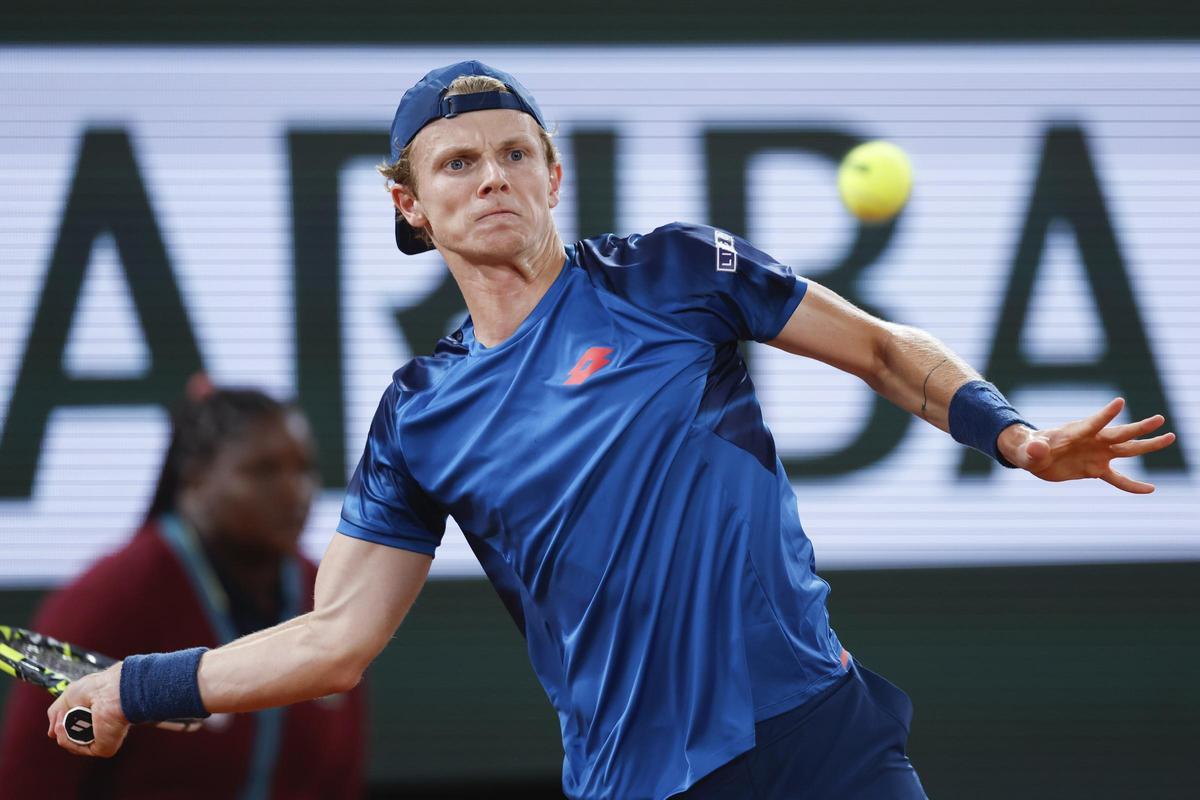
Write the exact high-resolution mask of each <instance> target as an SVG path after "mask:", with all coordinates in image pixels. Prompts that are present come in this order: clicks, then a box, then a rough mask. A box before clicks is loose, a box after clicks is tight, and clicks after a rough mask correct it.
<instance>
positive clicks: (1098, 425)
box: [1083, 397, 1125, 435]
mask: <svg viewBox="0 0 1200 800" xmlns="http://www.w3.org/2000/svg"><path fill="white" fill-rule="evenodd" d="M1124 407H1125V398H1123V397H1114V398H1113V399H1112V400H1110V401H1108V404H1107V405H1106V406H1104V408H1102V409H1100V410H1099V411H1097V412H1096V413H1095V414H1092V415H1091V416H1090V417H1088V418H1087V419H1085V420H1083V427H1084V430H1085V431H1087V433H1088V434H1089V435H1091V434H1096V433H1099V432H1100V431H1101V430H1103V428H1104V426H1105V425H1107V424H1108V423H1110V422H1112V421H1113V420H1114V419H1116V417H1117V414H1120V413H1121V409H1122V408H1124Z"/></svg>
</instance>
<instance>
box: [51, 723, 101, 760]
mask: <svg viewBox="0 0 1200 800" xmlns="http://www.w3.org/2000/svg"><path fill="white" fill-rule="evenodd" d="M65 723H66V715H65V714H64V715H63V717H62V718H61V719H60V720H59V721H58V724H57V725H55V726H54V739H55V741H57V742H58V746H59V747H61V748H62V749H64V750H68V751H70V752H72V753H74V754H75V755H77V756H97V755H100V753H97V752H96V751H95V750H93V749H92V747H91V745H87V746H85V745H79V744H75V742H72V741H71V740H70V739H69V738H67V726H66V724H65Z"/></svg>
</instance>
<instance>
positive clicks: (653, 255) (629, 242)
mask: <svg viewBox="0 0 1200 800" xmlns="http://www.w3.org/2000/svg"><path fill="white" fill-rule="evenodd" d="M730 240H732V237H731V236H730V234H729V233H727V232H726V231H723V230H721V229H720V228H714V227H712V226H711V225H700V224H697V223H693V222H670V223H667V224H666V225H662V226H659V227H657V228H655V229H654V230H652V231H650V232H649V233H632V234H630V235H628V236H617V235H616V234H613V233H607V234H604V235H603V236H596V237H593V238H591V239H584V240H583V241H582V242H580V247H579V253H580V260H581V261H582V262H583V265H584V266H587V267H596V266H598V267H633V266H639V265H641V264H643V263H646V262H647V261H650V260H654V259H660V258H664V257H671V256H680V257H686V258H693V257H695V256H697V255H699V254H700V253H702V252H710V253H713V254H715V253H716V251H717V249H718V247H719V246H721V244H722V243H724V242H726V241H730Z"/></svg>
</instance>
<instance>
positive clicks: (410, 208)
mask: <svg viewBox="0 0 1200 800" xmlns="http://www.w3.org/2000/svg"><path fill="white" fill-rule="evenodd" d="M391 191H392V204H393V205H395V206H396V210H397V211H399V212H400V213H401V214H403V215H404V221H405V222H407V223H408V224H409V225H411V226H412V227H414V228H423V227H425V225H426V223H427V222H428V219H427V218H426V217H425V210H424V209H423V208H422V207H421V201H420V200H419V199H418V198H417V195H416V193H415V192H413V190H412V189H410V188H409V187H407V186H404V185H403V184H399V183H397V184H394V185H393V186H392V190H391Z"/></svg>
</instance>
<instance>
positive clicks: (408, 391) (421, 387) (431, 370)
mask: <svg viewBox="0 0 1200 800" xmlns="http://www.w3.org/2000/svg"><path fill="white" fill-rule="evenodd" d="M466 356H467V346H466V345H465V344H463V333H462V329H461V328H460V329H459V330H457V331H455V332H454V333H452V334H450V335H449V336H444V337H442V338H441V339H439V340H438V343H437V346H436V347H434V350H433V353H431V354H429V355H424V356H416V357H414V358H412V359H410V360H409V361H408V362H407V363H406V364H405V365H404V366H402V367H400V369H398V370H396V371H395V372H393V373H392V382H391V384H390V385H389V386H388V388H387V392H386V395H385V396H390V397H391V398H392V399H393V400H394V401H395V402H396V403H397V404H403V403H406V402H409V401H411V400H412V399H413V398H414V397H415V396H416V395H419V394H421V393H424V392H429V391H431V390H433V389H435V388H436V387H437V385H438V384H439V383H441V381H442V379H443V378H444V377H445V376H446V374H447V373H449V372H450V370H452V369H453V368H454V367H455V365H456V364H459V363H461V362H462V360H463V359H464V358H466Z"/></svg>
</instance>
